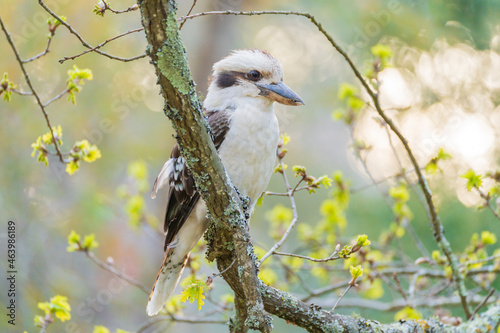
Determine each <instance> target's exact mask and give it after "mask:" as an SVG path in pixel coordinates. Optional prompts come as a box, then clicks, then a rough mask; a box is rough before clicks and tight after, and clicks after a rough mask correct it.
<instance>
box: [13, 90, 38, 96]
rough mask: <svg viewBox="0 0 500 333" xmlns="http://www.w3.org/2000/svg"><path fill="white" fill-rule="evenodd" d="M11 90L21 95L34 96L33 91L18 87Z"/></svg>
mask: <svg viewBox="0 0 500 333" xmlns="http://www.w3.org/2000/svg"><path fill="white" fill-rule="evenodd" d="M10 91H12V92H13V93H16V94H18V95H21V96H33V93H32V92H31V91H20V90H16V89H10Z"/></svg>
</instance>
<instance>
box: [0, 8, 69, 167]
mask: <svg viewBox="0 0 500 333" xmlns="http://www.w3.org/2000/svg"><path fill="white" fill-rule="evenodd" d="M0 25H1V26H2V30H3V32H4V33H5V37H7V41H8V42H9V45H10V47H11V48H12V51H13V52H14V54H15V56H16V59H17V62H18V63H19V67H21V71H22V72H23V74H24V79H25V80H26V83H27V84H28V87H29V88H30V90H31V93H32V94H33V96H35V99H36V102H37V104H38V106H39V107H40V109H41V110H42V113H43V116H44V118H45V122H46V123H47V127H48V128H49V131H50V134H51V135H52V142H53V143H54V147H55V148H56V152H57V156H59V160H60V161H61V162H62V163H66V162H65V161H64V158H63V156H62V153H61V151H60V150H59V145H58V144H57V140H56V136H55V135H54V130H53V129H52V125H51V124H50V120H49V115H48V114H47V112H46V111H45V106H44V105H43V103H42V100H41V99H40V96H38V94H37V93H36V91H35V88H34V87H33V85H32V84H31V80H30V77H29V75H28V72H26V69H25V68H24V63H23V61H22V59H21V56H20V55H19V52H18V51H17V48H16V45H15V44H14V41H13V40H12V37H11V36H10V34H9V32H8V31H7V28H6V27H5V25H4V23H3V20H2V18H1V17H0Z"/></svg>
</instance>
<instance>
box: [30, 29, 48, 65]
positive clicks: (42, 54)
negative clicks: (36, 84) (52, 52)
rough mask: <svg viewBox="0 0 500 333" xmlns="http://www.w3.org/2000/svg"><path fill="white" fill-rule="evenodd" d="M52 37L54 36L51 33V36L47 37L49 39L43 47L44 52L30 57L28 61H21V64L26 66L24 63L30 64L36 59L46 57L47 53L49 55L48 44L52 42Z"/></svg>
mask: <svg viewBox="0 0 500 333" xmlns="http://www.w3.org/2000/svg"><path fill="white" fill-rule="evenodd" d="M52 36H54V34H53V33H51V35H49V37H48V38H47V46H46V47H45V50H44V51H43V52H41V53H39V54H37V55H36V56H34V57H31V58H29V59H25V60H23V63H25V64H26V63H28V62H31V61H33V60H36V59H38V58H40V57H43V56H44V55H46V54H47V53H49V48H50V42H52Z"/></svg>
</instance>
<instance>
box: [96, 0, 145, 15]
mask: <svg viewBox="0 0 500 333" xmlns="http://www.w3.org/2000/svg"><path fill="white" fill-rule="evenodd" d="M101 1H102V2H103V3H104V8H105V10H106V9H107V10H109V11H110V12H112V13H114V14H123V13H128V12H132V11H135V10H138V9H139V6H138V5H137V4H134V5H132V6H130V7H128V8H127V9H122V10H115V9H113V8H111V7H110V6H109V4H108V3H107V2H106V1H104V0H101Z"/></svg>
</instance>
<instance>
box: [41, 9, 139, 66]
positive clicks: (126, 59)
mask: <svg viewBox="0 0 500 333" xmlns="http://www.w3.org/2000/svg"><path fill="white" fill-rule="evenodd" d="M38 3H39V4H40V6H42V8H43V9H45V11H46V12H47V13H49V14H50V15H51V16H52V17H53V18H55V19H56V20H58V21H59V22H61V24H62V25H64V26H65V27H66V28H67V29H68V30H69V32H71V33H72V34H73V35H75V36H76V38H78V40H79V41H80V43H81V44H82V45H83V46H85V47H86V48H88V49H93V48H94V47H93V46H92V45H90V44H89V43H87V42H86V41H85V40H84V39H83V37H82V36H80V34H79V33H78V32H76V30H75V29H73V27H72V26H71V25H69V24H68V23H67V22H66V21H64V20H63V19H61V18H60V17H59V16H57V14H56V13H54V12H53V11H52V10H51V9H50V8H49V7H47V5H45V3H44V2H43V0H38ZM94 52H96V53H99V54H100V55H103V56H105V57H108V58H109V59H113V60H118V61H123V62H129V61H133V60H137V59H140V58H144V57H145V56H146V54H141V55H138V56H135V57H131V58H122V57H117V56H114V55H111V54H109V53H106V52H103V51H100V50H98V49H95V50H94Z"/></svg>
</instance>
